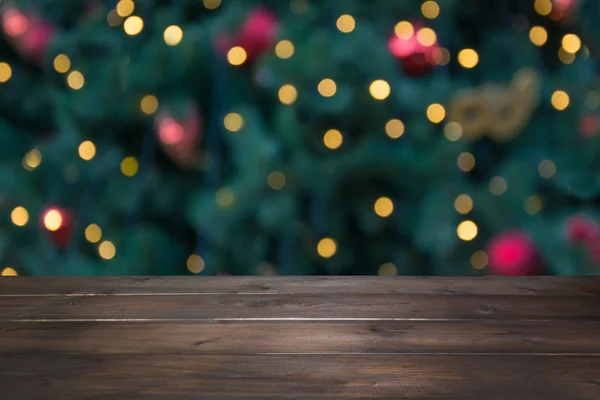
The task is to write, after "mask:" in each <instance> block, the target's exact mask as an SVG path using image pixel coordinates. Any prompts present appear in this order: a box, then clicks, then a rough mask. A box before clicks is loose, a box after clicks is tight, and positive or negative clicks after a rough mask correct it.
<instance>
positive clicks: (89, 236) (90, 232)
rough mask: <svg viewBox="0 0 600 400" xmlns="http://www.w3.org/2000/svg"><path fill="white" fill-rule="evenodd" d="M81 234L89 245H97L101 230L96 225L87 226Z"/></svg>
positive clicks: (100, 237)
mask: <svg viewBox="0 0 600 400" xmlns="http://www.w3.org/2000/svg"><path fill="white" fill-rule="evenodd" d="M83 234H84V236H85V239H86V240H87V241H88V242H90V243H98V242H99V241H100V240H101V239H102V229H100V227H99V226H98V225H96V224H89V225H88V226H87V227H86V228H85V231H84V232H83Z"/></svg>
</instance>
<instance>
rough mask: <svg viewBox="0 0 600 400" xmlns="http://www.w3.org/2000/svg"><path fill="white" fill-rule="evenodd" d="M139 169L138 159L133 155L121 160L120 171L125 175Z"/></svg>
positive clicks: (133, 174)
mask: <svg viewBox="0 0 600 400" xmlns="http://www.w3.org/2000/svg"><path fill="white" fill-rule="evenodd" d="M138 169H139V164H138V161H137V160H136V158H135V157H133V156H128V157H125V158H124V159H123V160H122V161H121V173H122V174H123V175H125V176H128V177H132V176H135V174H137V172H138Z"/></svg>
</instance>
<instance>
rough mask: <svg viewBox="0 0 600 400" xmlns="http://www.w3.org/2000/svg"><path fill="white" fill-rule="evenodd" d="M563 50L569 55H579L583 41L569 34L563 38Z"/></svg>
mask: <svg viewBox="0 0 600 400" xmlns="http://www.w3.org/2000/svg"><path fill="white" fill-rule="evenodd" d="M562 48H563V49H565V51H566V52H567V53H572V54H573V53H577V52H578V51H579V49H581V39H579V36H577V35H575V34H573V33H567V34H566V35H565V36H563V38H562Z"/></svg>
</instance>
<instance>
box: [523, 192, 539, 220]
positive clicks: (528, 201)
mask: <svg viewBox="0 0 600 400" xmlns="http://www.w3.org/2000/svg"><path fill="white" fill-rule="evenodd" d="M542 207H543V203H542V199H541V198H540V196H538V195H535V194H532V195H530V196H527V197H526V198H525V201H524V202H523V208H524V209H525V212H526V213H527V214H529V215H535V214H537V213H539V212H540V211H541V210H542Z"/></svg>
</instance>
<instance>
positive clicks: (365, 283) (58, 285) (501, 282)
mask: <svg viewBox="0 0 600 400" xmlns="http://www.w3.org/2000/svg"><path fill="white" fill-rule="evenodd" d="M149 293H151V294H154V295H161V294H185V293H188V294H204V295H210V294H212V293H226V294H242V293H244V294H254V293H260V294H271V293H273V294H318V295H332V294H344V295H349V294H445V295H487V296H493V295H499V296H507V295H508V296H516V295H522V296H571V297H573V296H592V297H597V296H600V277H592V276H590V277H585V278H576V277H518V278H512V277H470V278H469V277H466V278H455V277H402V278H398V277H374V276H365V277H344V276H342V277H320V276H314V277H285V278H283V277H225V278H224V277H214V276H203V277H194V278H192V277H183V276H168V277H150V276H145V277H127V276H124V277H5V278H3V279H0V296H9V295H25V296H32V295H34V296H35V295H38V296H40V295H41V296H45V295H48V294H64V295H87V294H99V295H102V294H112V295H136V294H149Z"/></svg>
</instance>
